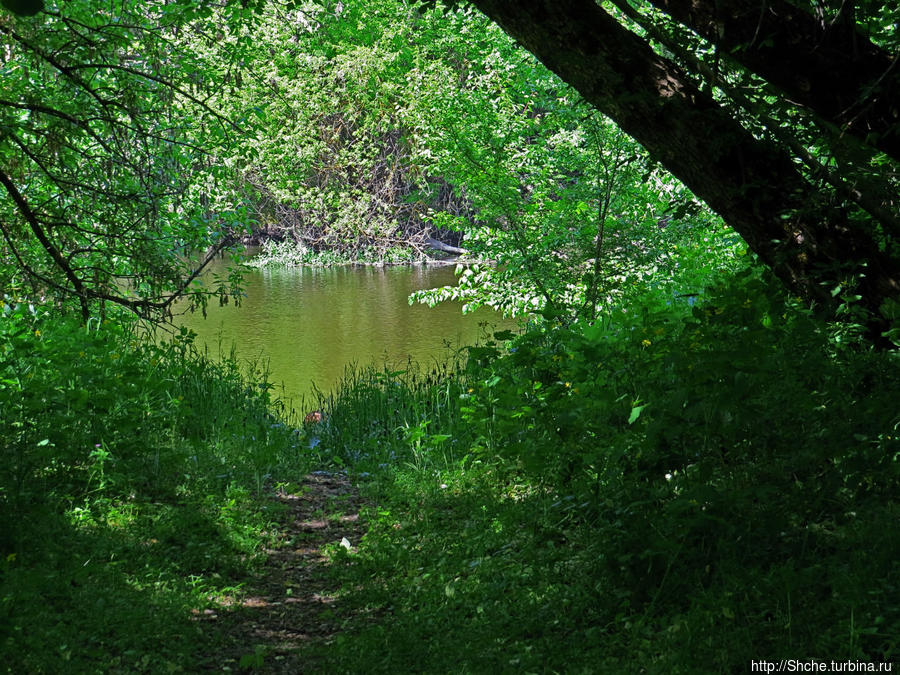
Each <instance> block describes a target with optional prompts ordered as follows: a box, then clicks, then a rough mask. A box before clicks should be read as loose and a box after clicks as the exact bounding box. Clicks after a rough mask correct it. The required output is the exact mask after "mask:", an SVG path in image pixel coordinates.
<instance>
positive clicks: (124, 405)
mask: <svg viewBox="0 0 900 675" xmlns="http://www.w3.org/2000/svg"><path fill="white" fill-rule="evenodd" d="M2 313H3V316H2V321H0V443H2V448H3V457H4V461H3V462H2V464H0V522H2V528H0V670H5V671H7V672H12V673H59V672H72V673H76V672H113V673H114V672H123V673H124V672H128V673H132V672H184V671H185V670H187V671H190V670H193V669H194V668H195V667H197V664H198V663H199V661H200V659H201V658H202V657H203V656H204V655H205V654H209V653H210V651H214V649H213V648H212V645H214V644H215V643H216V640H217V639H218V638H217V637H216V636H215V634H214V633H211V632H210V631H209V629H208V628H207V629H205V630H201V625H200V624H199V623H198V622H196V621H192V617H193V616H194V615H195V614H196V613H198V612H202V611H203V610H204V609H206V608H208V607H210V606H215V604H216V601H217V599H218V598H219V597H221V596H222V595H224V594H229V595H233V594H236V593H239V586H240V584H241V580H242V579H243V578H244V577H245V576H246V574H247V573H248V571H250V569H251V568H252V567H253V565H254V563H255V561H256V560H257V559H258V557H259V553H260V551H261V547H262V546H263V544H264V543H265V542H266V541H267V537H268V534H267V533H268V532H269V531H270V529H271V524H272V523H273V522H274V521H276V520H277V518H278V514H277V513H276V512H275V511H274V510H273V507H272V506H271V504H270V503H269V502H266V501H263V500H259V499H257V498H256V496H255V495H256V494H257V493H258V492H259V491H260V490H261V489H263V487H264V486H265V485H266V483H267V482H270V481H271V477H272V476H278V477H279V478H280V479H281V480H297V479H299V478H300V477H302V475H303V473H304V469H305V468H306V466H305V465H304V463H303V459H302V454H301V452H300V447H301V446H302V444H303V441H302V440H301V439H300V438H299V437H298V436H297V434H295V433H292V431H291V429H290V428H289V427H288V426H287V425H286V424H285V421H284V420H281V419H278V418H277V417H276V416H275V415H274V414H273V413H272V408H273V403H274V402H273V401H272V400H271V398H270V394H269V390H270V388H271V387H270V385H268V384H267V383H266V382H265V380H264V379H259V377H258V378H257V379H256V380H254V381H251V380H247V379H245V378H244V377H242V376H241V374H240V369H239V368H238V364H237V363H236V362H235V361H234V360H233V359H227V358H226V359H225V360H223V361H220V362H219V363H213V362H212V361H210V360H208V359H206V358H205V357H203V356H202V355H200V354H199V353H198V352H197V351H196V350H195V349H194V348H193V346H192V341H191V336H190V335H189V334H187V333H186V332H182V333H180V334H178V335H176V336H175V339H174V340H172V341H167V342H161V343H153V342H148V341H146V340H139V339H137V338H136V337H135V335H134V334H133V331H131V330H128V329H126V328H123V327H122V324H114V323H110V324H105V325H102V326H100V325H97V324H96V323H95V322H92V324H91V325H90V326H89V327H88V328H85V327H83V326H81V325H80V324H79V322H77V321H70V320H67V319H65V318H60V317H58V316H56V317H51V316H50V314H49V313H47V312H45V311H44V310H43V309H41V308H35V307H33V306H32V307H29V306H28V305H27V303H24V302H15V301H12V300H11V299H9V298H7V299H6V302H5V303H4V305H3V307H2ZM263 374H264V373H262V372H260V371H259V370H258V369H257V375H258V376H261V375H263Z"/></svg>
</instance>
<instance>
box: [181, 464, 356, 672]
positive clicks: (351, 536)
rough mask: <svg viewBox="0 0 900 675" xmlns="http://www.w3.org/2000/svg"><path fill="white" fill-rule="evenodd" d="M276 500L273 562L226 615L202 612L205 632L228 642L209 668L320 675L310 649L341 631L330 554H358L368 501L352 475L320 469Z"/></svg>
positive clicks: (227, 606) (269, 558) (209, 659)
mask: <svg viewBox="0 0 900 675" xmlns="http://www.w3.org/2000/svg"><path fill="white" fill-rule="evenodd" d="M272 499H274V500H275V501H277V502H278V503H279V504H281V505H282V506H283V507H284V508H285V511H284V513H283V517H282V519H281V530H280V531H279V532H277V533H272V535H273V538H274V540H275V544H274V545H273V546H271V547H269V548H267V549H266V550H265V555H266V561H265V562H264V563H263V564H262V565H261V566H260V567H259V569H257V570H256V571H255V573H254V574H253V576H252V577H251V579H249V580H248V582H247V583H246V585H245V586H244V588H243V592H242V593H241V594H240V596H239V597H234V598H233V599H231V600H230V601H229V599H228V598H225V599H224V602H223V603H222V604H223V605H224V607H223V609H220V610H212V609H206V610H203V611H197V610H195V616H196V620H197V621H198V622H200V623H201V624H202V625H203V626H204V632H216V633H218V634H219V635H220V636H221V639H222V642H223V645H222V647H221V648H220V649H218V650H217V651H216V653H214V654H209V655H208V656H206V657H205V659H203V662H204V666H205V668H207V669H208V670H211V671H222V670H226V671H227V670H246V669H252V670H254V671H255V672H266V673H312V672H319V671H318V667H319V664H317V663H316V660H315V659H314V658H313V659H311V658H310V656H309V655H308V654H306V653H305V648H306V647H310V646H312V645H323V644H328V643H329V642H330V641H331V640H333V638H334V636H335V635H336V634H337V632H338V631H339V630H340V625H339V620H338V615H337V612H336V610H337V603H338V602H339V600H338V599H337V598H336V595H337V591H338V590H339V589H338V588H335V587H334V586H335V584H334V582H333V581H330V580H329V578H328V574H327V568H328V565H329V562H330V558H331V553H333V552H334V551H336V550H338V549H339V548H346V547H347V546H350V547H352V548H351V550H352V549H355V547H356V546H357V545H358V544H359V541H360V539H361V538H362V535H363V534H364V533H365V525H364V524H363V522H362V521H361V520H360V509H361V506H362V505H363V503H362V500H361V498H360V497H359V495H358V493H357V491H356V489H355V488H354V487H353V485H351V483H350V481H349V480H348V479H347V477H346V475H344V474H341V473H332V472H327V471H316V472H313V473H311V474H309V475H307V476H306V477H305V478H304V480H303V482H302V483H301V485H299V486H297V488H296V489H293V490H289V491H288V490H284V489H280V490H278V491H277V492H275V494H274V495H273V496H272Z"/></svg>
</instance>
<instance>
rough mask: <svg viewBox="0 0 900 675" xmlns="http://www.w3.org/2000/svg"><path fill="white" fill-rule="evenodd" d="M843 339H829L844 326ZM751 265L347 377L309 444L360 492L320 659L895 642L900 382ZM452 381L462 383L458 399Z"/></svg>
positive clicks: (708, 658)
mask: <svg viewBox="0 0 900 675" xmlns="http://www.w3.org/2000/svg"><path fill="white" fill-rule="evenodd" d="M838 337H839V338H841V339H837V338H838ZM897 366H898V363H897V353H896V352H873V351H871V350H869V349H868V348H867V347H866V346H865V344H864V343H863V342H861V341H853V340H848V339H847V332H846V330H845V329H838V328H834V327H830V326H827V325H824V324H822V323H821V322H819V321H817V320H816V319H814V318H813V317H812V316H810V315H809V314H808V312H805V311H803V310H801V309H800V308H799V307H798V306H797V305H796V304H795V303H794V302H793V301H792V300H791V299H790V298H788V297H786V296H785V295H784V294H783V293H782V292H781V291H779V289H778V288H777V286H776V285H775V283H774V282H773V281H772V280H771V279H768V278H765V277H761V276H760V274H759V273H758V272H756V271H747V272H745V273H742V274H739V275H737V276H736V277H735V278H733V279H731V280H730V281H729V282H728V283H727V284H723V285H721V286H719V287H717V288H714V289H710V290H709V292H708V293H706V294H704V296H703V298H702V301H701V302H698V303H695V304H693V306H689V305H688V304H687V303H685V304H684V305H683V306H681V305H673V304H668V305H667V304H665V303H663V302H660V303H658V304H657V305H656V306H653V305H651V306H645V307H644V308H643V309H641V310H639V311H637V312H619V313H618V315H617V316H616V317H615V320H610V321H608V322H605V323H602V322H598V323H596V324H594V325H591V326H584V325H579V324H575V325H570V326H561V325H552V324H544V325H541V326H533V327H532V328H531V329H529V330H527V331H526V332H525V333H524V334H522V335H520V336H517V337H514V336H512V335H509V334H500V335H498V336H497V339H496V340H495V341H494V343H493V344H487V345H483V346H481V347H478V348H474V349H472V350H471V353H470V358H469V363H468V368H467V369H466V370H465V371H464V372H461V373H455V372H454V373H453V374H452V376H451V377H450V379H449V380H448V379H447V378H438V379H436V380H427V379H422V378H421V377H418V378H414V379H410V377H409V375H408V373H404V374H403V376H402V377H391V373H382V372H377V371H374V370H372V371H368V372H367V373H365V374H359V373H357V374H355V375H354V377H353V378H352V379H351V380H349V381H348V382H347V384H346V388H345V389H344V390H343V392H342V393H341V394H340V395H339V396H338V398H337V402H336V407H335V409H334V414H333V416H332V418H331V419H332V423H331V424H330V426H329V427H328V431H327V433H326V434H324V435H323V438H322V443H321V444H320V446H318V450H319V451H320V452H321V453H322V455H323V457H324V456H326V455H327V454H328V453H329V452H331V453H333V455H334V456H335V457H337V458H338V460H339V461H340V462H341V463H350V464H351V465H352V466H353V467H354V469H355V470H356V471H357V473H358V475H359V476H360V477H361V481H362V485H363V487H364V490H365V491H366V492H367V493H368V495H369V497H370V499H371V500H372V501H373V503H374V504H375V505H374V506H373V507H372V508H371V510H370V512H369V514H368V518H369V522H370V531H369V533H368V535H367V536H366V538H365V540H364V542H363V544H362V545H361V546H360V547H359V551H358V552H356V553H348V552H344V551H338V552H337V554H336V558H335V563H336V564H335V566H334V568H333V570H334V574H335V578H336V580H338V581H340V582H341V584H342V586H343V588H344V591H343V598H342V602H343V605H342V606H343V607H344V611H345V621H346V630H345V632H344V634H343V635H342V636H341V637H339V638H338V640H337V642H336V644H334V645H332V646H329V647H328V648H327V649H325V650H323V652H322V654H320V656H321V658H323V659H324V660H325V661H326V662H327V663H328V664H329V669H330V670H331V671H333V672H434V673H470V672H565V673H578V672H583V673H593V672H648V673H696V672H722V673H730V672H746V671H748V670H749V668H750V664H751V661H753V660H762V659H766V660H769V661H777V660H779V659H799V660H803V661H809V660H812V659H820V660H825V661H827V660H830V659H833V660H840V661H853V662H854V663H857V662H865V663H876V664H877V663H881V662H885V661H887V662H889V661H891V660H895V659H896V657H897V650H898V645H897V636H898V635H900V610H898V608H900V586H898V581H897V580H898V579H900V574H898V573H900V563H898V560H900V540H898V537H897V534H896V520H897V516H898V506H897V503H896V496H897V494H898V491H897V487H898V482H900V480H898V479H900V409H898V407H897V401H898V400H900V372H898V368H897ZM457 392H459V394H460V395H459V396H456V395H455V394H456V393H457Z"/></svg>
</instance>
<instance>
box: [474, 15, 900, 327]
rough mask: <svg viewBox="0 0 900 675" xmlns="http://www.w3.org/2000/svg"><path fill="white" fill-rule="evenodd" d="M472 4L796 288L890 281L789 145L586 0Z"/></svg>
mask: <svg viewBox="0 0 900 675" xmlns="http://www.w3.org/2000/svg"><path fill="white" fill-rule="evenodd" d="M474 4H475V5H476V6H477V7H479V8H480V9H481V10H482V11H483V12H485V14H487V15H488V16H489V17H490V18H492V19H493V20H494V21H496V22H497V23H498V24H499V25H500V26H501V27H502V28H503V29H504V30H506V32H507V33H509V34H510V35H511V36H512V37H513V38H515V39H516V40H517V41H518V42H519V43H520V44H521V45H522V46H524V47H525V48H526V49H528V50H529V51H531V52H532V53H533V54H534V55H535V56H537V58H538V59H540V60H541V61H542V62H543V63H544V64H545V65H546V66H547V67H549V68H550V69H551V70H553V71H554V72H556V73H557V74H558V75H559V76H560V77H561V78H562V79H563V80H565V81H566V82H568V83H569V84H571V85H572V86H573V87H575V89H577V90H578V91H579V92H580V93H581V95H582V96H584V97H585V99H586V100H587V101H588V102H590V103H592V104H593V105H594V106H596V107H597V108H598V109H599V110H600V111H601V112H603V113H605V114H606V115H608V116H609V117H610V118H612V119H613V120H614V121H615V122H616V123H617V124H618V125H619V127H620V128H621V129H622V130H623V131H625V132H626V133H628V134H629V135H631V136H632V137H633V138H635V140H637V141H638V142H639V143H641V144H642V145H643V146H644V147H645V148H646V149H647V150H648V152H649V153H650V154H651V156H653V157H654V158H655V159H656V160H658V161H659V162H660V163H661V164H663V166H665V167H666V168H667V169H668V170H669V171H671V172H672V174H674V175H675V176H677V177H678V178H680V179H681V180H682V181H683V182H684V183H685V185H687V186H688V187H689V188H690V189H691V190H692V191H693V192H694V194H696V195H697V196H698V197H699V198H701V199H703V200H704V201H705V202H706V203H707V204H708V205H709V206H710V207H711V208H712V209H713V210H715V211H716V212H717V213H719V214H720V215H721V216H722V217H723V218H724V219H725V221H726V222H727V223H728V224H729V225H731V226H732V227H733V228H734V229H735V230H736V231H737V232H738V233H739V234H740V235H741V236H742V237H743V238H744V240H745V241H746V242H747V244H748V245H749V246H750V248H751V249H752V250H753V251H754V252H755V253H756V254H757V255H759V257H760V258H761V259H762V260H763V262H765V263H766V264H767V265H769V266H770V267H771V268H772V269H773V270H774V272H775V273H776V274H777V275H778V277H779V278H781V279H782V280H783V281H784V282H785V283H786V284H787V285H788V287H789V288H791V289H792V290H793V291H794V292H796V293H798V294H800V295H802V296H803V297H805V298H806V299H808V300H810V301H814V302H818V303H819V304H821V305H825V306H826V307H833V306H834V304H835V301H834V300H833V299H832V297H831V293H830V292H829V290H830V288H829V287H826V286H824V285H823V282H828V283H832V282H834V281H836V280H837V279H840V278H845V277H846V275H847V274H853V273H857V274H859V275H860V285H859V288H858V291H857V292H859V293H860V294H861V295H862V296H863V302H864V304H865V306H866V307H867V308H869V309H871V310H873V311H875V312H877V309H878V307H879V306H880V305H881V303H882V302H883V301H884V300H885V299H887V298H893V297H896V296H897V295H898V293H900V264H898V262H897V261H895V260H893V259H891V258H890V257H889V256H888V255H886V254H884V253H882V252H881V251H880V250H879V247H878V245H877V243H876V242H875V241H874V240H873V239H872V238H871V237H870V236H869V235H868V234H867V233H865V232H864V231H861V230H859V229H852V228H851V227H850V226H849V225H848V222H847V215H846V213H845V212H843V211H842V210H840V209H838V208H835V207H833V206H832V205H830V204H829V203H828V200H827V198H826V197H827V195H825V194H822V193H820V192H819V191H818V190H817V189H816V188H815V187H814V186H812V185H811V184H810V183H808V182H807V181H806V180H805V179H804V177H803V176H802V175H801V174H800V173H799V171H798V170H797V168H796V167H795V165H794V162H793V160H792V158H791V157H790V155H788V154H787V153H785V152H783V151H782V150H781V149H779V148H778V147H776V146H774V145H772V144H770V143H767V142H765V141H763V140H760V139H758V138H756V137H754V136H753V135H752V134H751V133H750V132H748V131H747V130H746V129H744V128H743V127H742V126H741V125H740V124H739V123H738V122H736V121H735V120H733V119H732V118H731V117H730V116H729V115H728V113H727V112H726V111H724V110H723V109H722V108H721V107H720V106H719V105H718V104H717V103H716V102H715V101H714V100H713V99H712V98H711V97H710V96H708V95H706V94H704V93H703V92H701V91H700V90H699V88H698V87H697V86H696V85H695V84H694V83H693V82H692V81H691V80H690V78H689V77H688V76H687V75H686V74H685V73H684V72H683V71H681V70H680V69H679V68H678V67H677V66H676V65H675V64H673V63H672V62H670V61H668V60H666V59H664V58H663V57H661V56H659V55H658V54H656V53H655V52H654V51H653V50H652V49H651V48H650V46H649V45H648V44H647V43H646V42H644V41H643V40H642V39H641V38H639V37H638V36H636V35H634V34H633V33H631V32H629V31H627V30H626V29H624V28H623V27H622V26H621V25H619V23H618V22H617V21H616V20H615V19H614V18H613V17H611V16H610V15H609V14H607V13H606V12H605V11H603V10H602V9H601V8H600V7H599V5H597V3H596V2H595V1H594V0H521V1H520V2H515V3H512V2H507V1H505V0H474ZM831 287H833V283H832V286H831Z"/></svg>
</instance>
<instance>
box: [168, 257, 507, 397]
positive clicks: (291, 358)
mask: <svg viewBox="0 0 900 675" xmlns="http://www.w3.org/2000/svg"><path fill="white" fill-rule="evenodd" d="M219 265H220V267H219V268H218V269H213V270H211V271H212V272H213V273H223V272H224V263H219ZM454 281H455V276H454V273H453V267H452V266H451V267H387V268H379V267H336V268H330V269H316V268H300V269H281V268H273V269H266V270H249V271H248V273H247V275H246V277H245V289H246V293H247V297H246V298H245V299H244V301H243V302H242V303H241V306H240V307H238V308H235V307H233V306H230V305H226V306H225V307H219V306H210V308H209V311H208V316H207V318H206V319H205V320H204V319H203V317H202V316H201V315H199V314H193V315H185V316H183V317H180V318H179V319H178V321H177V323H178V324H180V325H184V326H187V327H188V328H190V329H191V330H193V331H195V332H196V333H197V334H198V335H199V342H200V344H205V345H207V346H208V347H209V350H210V353H211V354H213V355H217V354H218V353H219V351H218V350H219V345H221V346H222V348H223V349H225V350H228V349H230V347H231V345H232V344H233V345H234V346H235V348H236V350H237V353H238V356H239V357H240V358H241V359H244V360H251V359H259V358H261V357H262V358H266V359H268V360H269V365H270V371H271V379H272V381H273V382H274V383H275V384H277V385H283V387H284V393H285V394H286V395H287V396H289V397H293V398H298V397H300V396H304V395H307V396H308V395H309V394H310V393H311V392H312V386H313V383H315V385H316V386H317V387H318V388H319V389H320V390H322V391H329V390H331V389H332V387H333V386H334V385H335V384H336V383H337V381H338V379H339V378H340V376H341V374H342V373H343V372H344V369H345V367H346V366H347V365H348V364H351V363H356V364H359V365H365V364H370V363H375V364H378V365H380V364H382V363H384V362H387V363H389V364H394V365H396V364H402V363H405V362H406V360H407V359H408V358H412V359H414V360H416V361H418V362H419V363H421V364H423V365H424V364H430V363H433V362H435V361H438V362H440V361H443V360H444V359H446V357H447V354H448V350H447V347H446V344H447V343H449V344H451V345H453V346H454V347H459V346H463V345H469V344H472V343H474V342H476V341H477V340H478V339H480V338H481V337H482V336H483V335H484V334H485V331H492V330H496V329H499V328H508V327H512V326H514V325H515V324H514V322H512V321H508V320H507V321H504V320H503V319H502V317H500V315H498V314H496V313H493V312H490V311H487V310H485V311H479V312H476V313H474V314H470V315H466V316H463V315H462V312H461V308H460V305H459V304H457V303H447V304H444V305H441V306H438V307H435V308H429V307H425V306H423V305H418V304H417V305H413V306H410V305H409V303H408V301H407V298H408V297H409V294H410V293H412V292H413V291H415V290H418V289H422V288H434V287H437V286H444V285H448V284H452V283H454Z"/></svg>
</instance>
